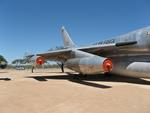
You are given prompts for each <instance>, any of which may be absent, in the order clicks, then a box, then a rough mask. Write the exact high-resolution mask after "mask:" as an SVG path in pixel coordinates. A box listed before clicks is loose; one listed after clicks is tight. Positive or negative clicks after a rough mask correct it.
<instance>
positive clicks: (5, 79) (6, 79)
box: [0, 78, 11, 81]
mask: <svg viewBox="0 0 150 113" xmlns="http://www.w3.org/2000/svg"><path fill="white" fill-rule="evenodd" d="M0 80H3V81H10V80H11V79H10V78H0Z"/></svg>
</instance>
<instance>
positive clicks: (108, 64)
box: [103, 59, 113, 72]
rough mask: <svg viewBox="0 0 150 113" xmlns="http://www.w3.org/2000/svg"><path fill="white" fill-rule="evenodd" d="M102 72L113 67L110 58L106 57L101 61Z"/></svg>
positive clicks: (108, 70)
mask: <svg viewBox="0 0 150 113" xmlns="http://www.w3.org/2000/svg"><path fill="white" fill-rule="evenodd" d="M103 69H104V72H110V71H111V70H112V69H113V63H112V61H111V60H110V59H106V60H104V62H103Z"/></svg>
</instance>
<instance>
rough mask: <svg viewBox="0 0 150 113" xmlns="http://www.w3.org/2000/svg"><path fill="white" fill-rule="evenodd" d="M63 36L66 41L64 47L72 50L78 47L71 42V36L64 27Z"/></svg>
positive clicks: (62, 29)
mask: <svg viewBox="0 0 150 113" xmlns="http://www.w3.org/2000/svg"><path fill="white" fill-rule="evenodd" d="M61 34H62V37H63V41H64V46H65V47H67V48H71V47H75V46H76V45H75V44H74V42H73V41H72V40H71V38H70V36H69V34H68V33H67V31H66V29H65V27H64V26H63V27H62V28H61Z"/></svg>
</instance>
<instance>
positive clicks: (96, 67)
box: [65, 56, 113, 74]
mask: <svg viewBox="0 0 150 113" xmlns="http://www.w3.org/2000/svg"><path fill="white" fill-rule="evenodd" d="M65 65H66V66H67V67H68V68H70V69H72V70H75V71H77V72H79V73H82V74H98V73H106V72H110V71H111V70H112V68H113V63H112V61H111V60H110V59H108V58H104V57H99V56H91V57H83V58H73V59H69V60H67V62H66V63H65Z"/></svg>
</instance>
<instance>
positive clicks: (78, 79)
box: [27, 73, 150, 89]
mask: <svg viewBox="0 0 150 113" xmlns="http://www.w3.org/2000/svg"><path fill="white" fill-rule="evenodd" d="M27 78H34V79H35V80H38V81H41V82H44V81H48V80H49V79H55V80H68V81H71V82H74V83H78V84H82V85H87V86H91V87H96V88H103V89H106V88H112V86H107V85H101V84H97V83H92V81H95V82H96V81H97V82H98V81H100V82H123V83H131V84H142V85H150V81H146V80H144V79H140V78H131V77H125V76H118V75H109V76H105V75H100V74H99V75H86V76H83V75H80V74H72V73H67V75H56V76H52V75H50V76H30V77H27Z"/></svg>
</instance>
